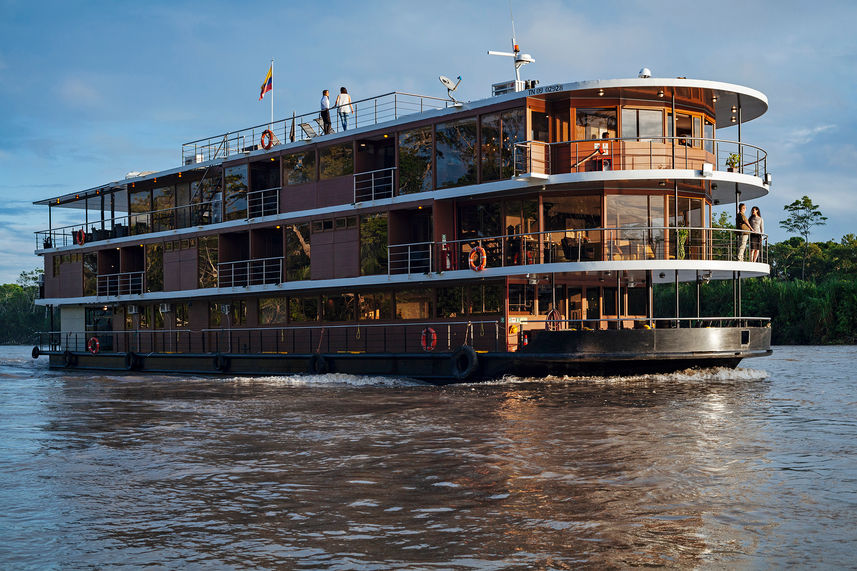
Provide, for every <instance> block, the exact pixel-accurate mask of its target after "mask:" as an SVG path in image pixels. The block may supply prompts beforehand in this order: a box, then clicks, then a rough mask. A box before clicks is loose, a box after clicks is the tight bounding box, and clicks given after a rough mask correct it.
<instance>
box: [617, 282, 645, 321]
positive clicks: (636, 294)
mask: <svg viewBox="0 0 857 571" xmlns="http://www.w3.org/2000/svg"><path fill="white" fill-rule="evenodd" d="M625 291H626V292H627V294H628V296H627V298H628V303H627V308H626V309H625V311H624V312H623V314H624V315H646V300H647V299H648V297H649V296H648V291H647V289H646V288H644V287H629V288H628V289H627V290H625Z"/></svg>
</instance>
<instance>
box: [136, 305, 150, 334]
mask: <svg viewBox="0 0 857 571" xmlns="http://www.w3.org/2000/svg"><path fill="white" fill-rule="evenodd" d="M139 315H140V329H149V328H150V327H152V306H151V305H141V306H140V313H139Z"/></svg>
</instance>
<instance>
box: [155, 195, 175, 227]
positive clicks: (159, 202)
mask: <svg viewBox="0 0 857 571" xmlns="http://www.w3.org/2000/svg"><path fill="white" fill-rule="evenodd" d="M174 194H175V192H174V190H173V187H172V186H161V187H158V188H156V189H154V190H152V207H153V210H154V211H155V213H154V214H153V216H152V231H153V232H160V231H162V230H172V229H173V228H175V224H174V222H173V216H174V211H173V210H172V208H173V206H175V204H174V202H173V200H174V196H173V195H174Z"/></svg>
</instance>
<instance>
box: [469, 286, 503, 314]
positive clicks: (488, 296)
mask: <svg viewBox="0 0 857 571" xmlns="http://www.w3.org/2000/svg"><path fill="white" fill-rule="evenodd" d="M465 289H466V290H467V301H468V308H469V309H470V311H469V313H470V314H471V315H486V314H492V313H500V312H502V311H503V307H504V302H503V298H504V295H505V293H506V288H505V286H504V285H503V284H486V283H482V284H475V285H472V286H467V287H466V288H465Z"/></svg>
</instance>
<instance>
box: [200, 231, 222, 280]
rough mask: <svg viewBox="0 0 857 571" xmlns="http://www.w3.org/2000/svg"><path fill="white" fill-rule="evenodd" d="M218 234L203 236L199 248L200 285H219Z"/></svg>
mask: <svg viewBox="0 0 857 571" xmlns="http://www.w3.org/2000/svg"><path fill="white" fill-rule="evenodd" d="M217 263H218V256H217V236H201V237H200V238H199V248H198V249H197V265H198V268H199V270H198V275H199V287H201V288H207V287H217Z"/></svg>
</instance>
